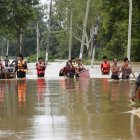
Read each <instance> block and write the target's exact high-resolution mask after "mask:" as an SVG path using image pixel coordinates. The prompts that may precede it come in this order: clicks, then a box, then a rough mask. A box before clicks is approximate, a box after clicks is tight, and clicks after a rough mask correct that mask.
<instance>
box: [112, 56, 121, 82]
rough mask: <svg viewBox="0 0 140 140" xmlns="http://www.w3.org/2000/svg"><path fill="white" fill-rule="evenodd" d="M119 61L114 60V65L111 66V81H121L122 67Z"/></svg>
mask: <svg viewBox="0 0 140 140" xmlns="http://www.w3.org/2000/svg"><path fill="white" fill-rule="evenodd" d="M117 64H118V60H117V59H113V65H112V66H111V72H112V75H111V79H115V80H119V74H120V66H118V65H117Z"/></svg>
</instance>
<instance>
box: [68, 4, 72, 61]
mask: <svg viewBox="0 0 140 140" xmlns="http://www.w3.org/2000/svg"><path fill="white" fill-rule="evenodd" d="M72 24H73V12H72V6H71V4H70V36H69V60H70V59H71V50H72Z"/></svg>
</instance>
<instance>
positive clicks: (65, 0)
mask: <svg viewBox="0 0 140 140" xmlns="http://www.w3.org/2000/svg"><path fill="white" fill-rule="evenodd" d="M86 2H87V1H86V0H77V1H75V0H53V9H52V15H51V16H52V20H51V21H52V22H51V32H50V43H49V44H50V46H49V58H61V59H67V58H68V51H69V46H68V45H69V37H70V24H71V23H70V17H71V14H73V17H72V56H74V57H78V56H79V52H80V45H81V38H82V32H83V31H82V30H83V21H84V18H85V11H86ZM48 6H49V5H48ZM44 9H47V7H43V6H41V5H40V4H39V0H18V1H15V0H0V13H1V15H0V42H1V44H0V47H1V50H2V48H3V52H5V51H6V47H3V46H6V44H5V42H6V41H5V39H4V38H6V39H9V40H10V48H9V50H10V51H9V53H10V54H9V55H12V56H14V55H15V54H16V53H17V51H18V47H16V46H18V45H19V37H20V34H21V32H22V34H23V43H22V44H23V45H22V48H23V49H22V51H23V53H24V54H25V55H26V56H30V55H31V54H34V55H35V54H36V22H37V21H38V22H39V30H40V47H41V52H42V53H41V55H42V56H44V57H45V51H46V44H47V42H46V41H47V32H48V30H47V21H48V20H45V18H44V15H45V14H47V12H46V11H45V13H44ZM48 9H49V8H48ZM97 17H100V23H99V30H98V34H97V40H96V41H97V48H96V53H95V54H96V59H101V58H102V56H103V55H107V56H108V58H109V59H113V58H114V57H115V58H118V59H123V58H124V56H126V51H127V39H128V18H129V1H128V0H117V1H116V0H100V1H97V0H91V2H90V10H89V14H88V23H87V30H86V31H87V36H88V39H89V40H90V34H91V31H92V30H93V28H94V27H95V25H96V23H97ZM47 19H48V18H47ZM132 19H133V20H132V45H131V59H132V60H134V61H139V60H140V47H139V46H140V34H139V32H140V1H139V0H133V17H132ZM21 29H22V30H21ZM90 45H91V44H90ZM89 51H92V48H90V49H87V47H86V46H85V47H84V57H91V56H90V55H89V54H90V53H88V52H89ZM1 52H2V51H1ZM0 55H1V54H0Z"/></svg>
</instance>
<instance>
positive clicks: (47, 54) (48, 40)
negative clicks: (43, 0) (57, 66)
mask: <svg viewBox="0 0 140 140" xmlns="http://www.w3.org/2000/svg"><path fill="white" fill-rule="evenodd" d="M51 16H52V0H51V1H50V11H49V22H48V35H47V46H46V63H48V56H49V45H50V31H51V30H50V28H51V20H52V19H51Z"/></svg>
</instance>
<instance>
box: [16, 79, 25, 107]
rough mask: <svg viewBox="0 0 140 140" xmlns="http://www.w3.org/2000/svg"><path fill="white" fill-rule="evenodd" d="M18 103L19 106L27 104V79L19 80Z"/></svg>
mask: <svg viewBox="0 0 140 140" xmlns="http://www.w3.org/2000/svg"><path fill="white" fill-rule="evenodd" d="M17 93H18V105H19V107H22V106H25V104H26V80H25V79H23V80H18V81H17Z"/></svg>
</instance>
